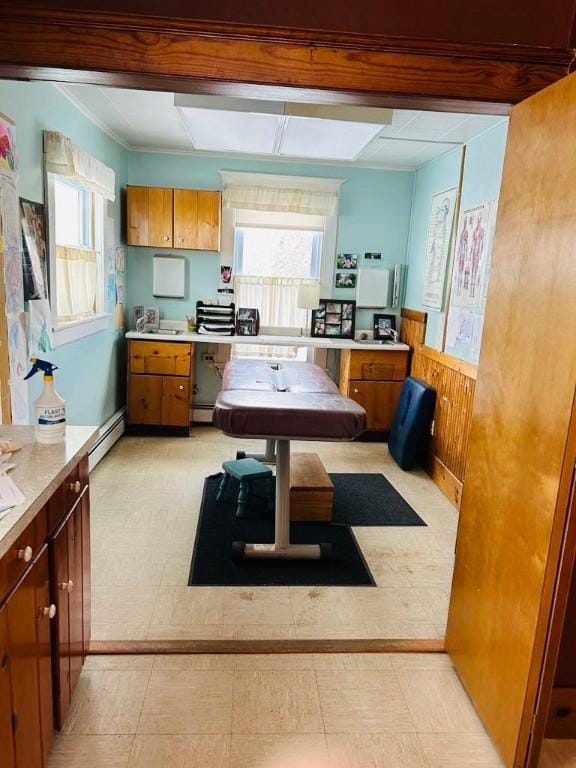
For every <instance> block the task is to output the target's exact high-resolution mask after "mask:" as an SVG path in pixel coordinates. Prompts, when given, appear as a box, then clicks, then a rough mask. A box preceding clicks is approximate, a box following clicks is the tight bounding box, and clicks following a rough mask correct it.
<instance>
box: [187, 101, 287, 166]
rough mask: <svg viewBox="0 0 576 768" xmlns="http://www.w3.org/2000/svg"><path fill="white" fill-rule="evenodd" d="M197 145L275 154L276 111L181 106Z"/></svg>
mask: <svg viewBox="0 0 576 768" xmlns="http://www.w3.org/2000/svg"><path fill="white" fill-rule="evenodd" d="M178 109H179V111H180V114H181V115H182V119H183V120H184V123H185V125H186V129H187V130H188V133H189V135H190V139H191V140H192V144H193V145H194V149H200V150H205V151H212V152H242V153H247V154H272V152H273V151H274V138H275V136H276V128H277V126H278V117H277V116H276V115H262V114H254V113H252V112H231V111H227V110H226V111H225V110H215V109H196V108H192V109H191V108H187V107H179V108H178Z"/></svg>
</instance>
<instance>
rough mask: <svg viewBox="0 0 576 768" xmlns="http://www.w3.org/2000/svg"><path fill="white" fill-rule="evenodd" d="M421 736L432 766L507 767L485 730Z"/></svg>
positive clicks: (428, 764)
mask: <svg viewBox="0 0 576 768" xmlns="http://www.w3.org/2000/svg"><path fill="white" fill-rule="evenodd" d="M418 738H419V740H420V743H421V744H422V749H423V750H424V755H425V756H426V760H427V763H426V765H427V766H429V768H463V766H466V768H504V763H503V762H502V760H501V759H500V757H499V755H498V753H497V751H496V749H495V748H494V745H493V744H492V742H491V741H490V739H489V737H488V736H487V735H486V734H485V733H458V734H447V733H442V734H437V733H426V734H422V733H419V734H418ZM575 765H576V763H575ZM550 768H552V767H550ZM558 768H560V767H559V766H558ZM562 768H568V766H564V765H563V766H562Z"/></svg>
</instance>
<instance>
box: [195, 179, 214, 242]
mask: <svg viewBox="0 0 576 768" xmlns="http://www.w3.org/2000/svg"><path fill="white" fill-rule="evenodd" d="M196 247H197V248H198V249H199V250H201V251H219V250H220V192H212V191H208V190H204V189H201V190H198V244H197V246H196Z"/></svg>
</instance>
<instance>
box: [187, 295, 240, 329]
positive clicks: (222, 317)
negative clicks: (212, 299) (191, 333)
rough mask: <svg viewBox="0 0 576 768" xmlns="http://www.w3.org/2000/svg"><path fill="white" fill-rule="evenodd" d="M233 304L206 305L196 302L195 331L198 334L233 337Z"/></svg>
mask: <svg viewBox="0 0 576 768" xmlns="http://www.w3.org/2000/svg"><path fill="white" fill-rule="evenodd" d="M235 313H236V306H235V304H233V303H231V304H226V305H222V304H206V303H205V302H203V301H197V302H196V331H197V333H200V334H205V335H206V334H217V335H220V336H234V333H235V323H234V318H235Z"/></svg>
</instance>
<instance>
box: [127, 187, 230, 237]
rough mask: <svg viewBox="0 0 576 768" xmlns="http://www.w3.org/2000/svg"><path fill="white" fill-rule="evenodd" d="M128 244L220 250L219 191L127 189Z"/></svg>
mask: <svg viewBox="0 0 576 768" xmlns="http://www.w3.org/2000/svg"><path fill="white" fill-rule="evenodd" d="M127 206H128V213H127V230H128V231H127V235H126V242H127V243H128V245H144V246H153V247H156V248H176V249H178V248H182V249H188V250H198V251H219V250H220V192H218V191H210V190H203V189H167V188H165V187H132V186H129V187H128V194H127Z"/></svg>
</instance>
